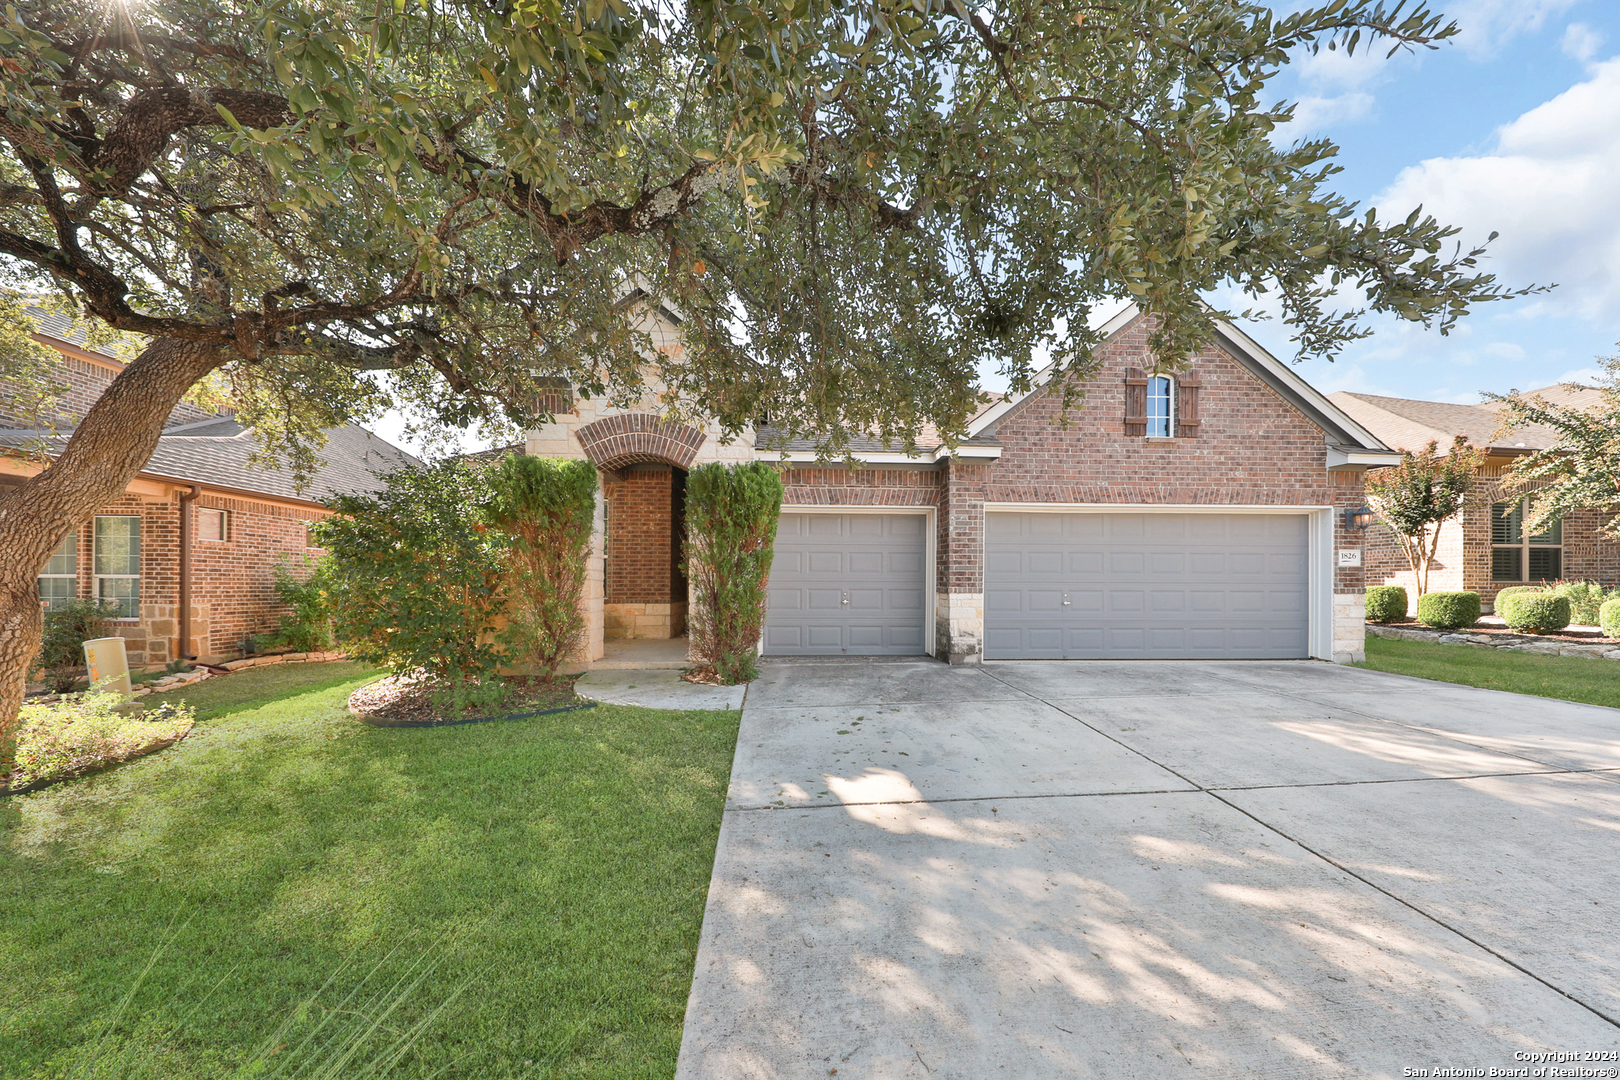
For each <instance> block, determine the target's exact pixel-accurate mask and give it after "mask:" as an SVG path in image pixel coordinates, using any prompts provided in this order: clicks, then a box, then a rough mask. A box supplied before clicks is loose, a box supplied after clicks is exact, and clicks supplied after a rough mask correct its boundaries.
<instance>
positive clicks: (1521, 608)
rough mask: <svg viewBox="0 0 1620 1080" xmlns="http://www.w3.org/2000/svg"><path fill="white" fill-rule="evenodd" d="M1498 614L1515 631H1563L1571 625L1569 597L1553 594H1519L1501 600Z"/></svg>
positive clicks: (1544, 592)
mask: <svg viewBox="0 0 1620 1080" xmlns="http://www.w3.org/2000/svg"><path fill="white" fill-rule="evenodd" d="M1496 613H1497V614H1498V615H1500V616H1502V621H1503V622H1505V623H1507V624H1508V626H1510V627H1512V628H1513V629H1514V630H1562V629H1563V628H1564V627H1566V626H1568V625H1569V597H1567V596H1558V595H1556V594H1554V593H1551V592H1546V591H1542V592H1517V593H1514V594H1513V595H1512V596H1510V597H1508V598H1507V599H1506V600H1499V601H1498V602H1497V605H1496Z"/></svg>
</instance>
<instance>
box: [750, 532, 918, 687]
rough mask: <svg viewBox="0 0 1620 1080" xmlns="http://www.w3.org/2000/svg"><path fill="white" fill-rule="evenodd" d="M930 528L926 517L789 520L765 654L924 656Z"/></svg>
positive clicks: (773, 586)
mask: <svg viewBox="0 0 1620 1080" xmlns="http://www.w3.org/2000/svg"><path fill="white" fill-rule="evenodd" d="M926 525H927V518H926V517H925V516H924V515H922V514H809V513H806V514H793V513H786V514H783V515H782V520H781V524H779V525H778V526H777V530H776V558H775V560H774V561H773V562H772V563H771V580H770V591H769V594H768V601H767V603H768V606H767V608H766V614H765V653H766V655H772V656H840V655H851V656H856V655H866V656H910V655H916V654H919V653H921V652H922V651H923V646H924V641H925V639H924V637H923V626H924V623H923V618H924V616H925V615H926V613H927V612H926V608H925V605H924V603H923V598H924V596H925V594H926V585H927V582H926V581H925V579H924V572H925V567H924V565H923V561H924V557H925V553H926V551H927V547H926V544H925V540H926V534H925V527H926Z"/></svg>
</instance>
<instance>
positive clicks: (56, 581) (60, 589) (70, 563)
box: [39, 529, 79, 611]
mask: <svg viewBox="0 0 1620 1080" xmlns="http://www.w3.org/2000/svg"><path fill="white" fill-rule="evenodd" d="M78 595H79V533H78V530H77V529H75V530H74V531H73V532H70V533H68V537H67V539H66V540H63V541H62V546H61V547H59V548H57V549H56V551H54V552H53V553H52V554H51V561H50V562H48V563H46V564H45V569H44V570H42V571H40V575H39V600H40V603H42V604H44V605H45V608H46V610H48V611H49V610H54V609H56V608H59V607H61V606H62V605H63V604H65V603H67V602H68V601H69V600H72V599H73V598H74V597H76V596H78Z"/></svg>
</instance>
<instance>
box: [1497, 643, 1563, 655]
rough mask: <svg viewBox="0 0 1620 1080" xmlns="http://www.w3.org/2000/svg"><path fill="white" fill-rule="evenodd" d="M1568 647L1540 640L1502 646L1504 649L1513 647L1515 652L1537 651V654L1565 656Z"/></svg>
mask: <svg viewBox="0 0 1620 1080" xmlns="http://www.w3.org/2000/svg"><path fill="white" fill-rule="evenodd" d="M1567 647H1568V646H1564V645H1554V644H1552V643H1550V642H1539V641H1537V642H1531V643H1530V644H1528V645H1503V646H1502V648H1504V649H1512V650H1513V651H1514V652H1527V653H1535V654H1536V655H1537V656H1563V655H1565V654H1564V649H1565V648H1567Z"/></svg>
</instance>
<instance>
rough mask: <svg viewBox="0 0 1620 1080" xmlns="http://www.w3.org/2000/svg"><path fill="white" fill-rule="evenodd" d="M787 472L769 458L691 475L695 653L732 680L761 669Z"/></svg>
mask: <svg viewBox="0 0 1620 1080" xmlns="http://www.w3.org/2000/svg"><path fill="white" fill-rule="evenodd" d="M781 511H782V474H781V473H780V472H779V471H778V470H777V469H776V468H775V467H774V466H772V465H770V464H768V463H766V462H763V461H751V462H748V463H746V464H742V465H733V466H730V467H727V466H724V465H720V464H718V463H715V464H710V465H703V466H700V467H698V468H696V469H693V470H692V472H691V474H690V475H688V476H687V478H686V533H687V538H686V565H685V571H686V576H687V578H688V579H689V580H690V581H691V584H692V600H693V605H692V607H693V610H692V612H691V614H690V615H689V616H688V626H689V631H688V632H689V633H690V634H691V637H692V654H693V656H694V657H695V658H696V659H697V660H698V662H699V663H701V664H704V665H707V666H709V667H712V668H713V669H714V672H715V674H716V675H718V676H719V677H720V679H721V680H722V681H724V682H726V683H730V684H733V685H734V684H736V683H741V682H747V681H748V680H750V679H752V678H754V677H756V676H757V675H758V672H759V669H758V667H757V666H756V665H755V658H756V656H757V654H758V649H759V636H760V633H761V631H762V630H763V629H764V626H765V582H766V579H767V578H768V577H769V576H770V572H771V555H772V551H773V548H772V545H774V544H775V543H776V521H777V518H778V517H779V516H780V514H781Z"/></svg>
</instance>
